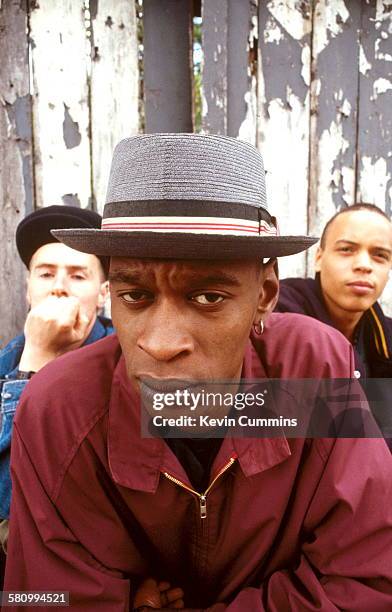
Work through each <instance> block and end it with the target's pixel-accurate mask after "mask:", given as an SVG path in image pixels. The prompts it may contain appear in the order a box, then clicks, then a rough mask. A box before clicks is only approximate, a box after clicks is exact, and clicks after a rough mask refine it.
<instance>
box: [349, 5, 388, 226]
mask: <svg viewBox="0 0 392 612" xmlns="http://www.w3.org/2000/svg"><path fill="white" fill-rule="evenodd" d="M391 109H392V4H391V2H389V1H387V0H377V1H376V0H367V1H364V2H363V13H362V33H361V66H360V87H359V133H358V162H359V167H358V195H357V198H358V200H362V201H365V202H370V203H373V204H377V206H380V207H381V208H382V209H383V210H386V211H387V212H388V213H389V214H391V211H392V110H391Z"/></svg>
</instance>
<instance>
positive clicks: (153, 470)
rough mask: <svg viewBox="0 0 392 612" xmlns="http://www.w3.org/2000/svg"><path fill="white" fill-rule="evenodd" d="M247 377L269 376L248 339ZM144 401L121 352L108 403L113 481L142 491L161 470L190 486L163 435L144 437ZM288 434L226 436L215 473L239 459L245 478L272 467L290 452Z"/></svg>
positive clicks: (153, 484)
mask: <svg viewBox="0 0 392 612" xmlns="http://www.w3.org/2000/svg"><path fill="white" fill-rule="evenodd" d="M243 377H244V378H247V379H252V378H253V379H254V378H265V377H266V375H265V368H264V366H263V364H262V363H261V361H260V359H259V358H258V356H257V353H256V351H255V349H254V348H253V346H252V344H251V343H250V342H249V344H248V347H247V349H246V353H245V358H244V367H243ZM140 432H141V419H140V401H139V398H138V396H137V394H136V392H135V391H134V390H133V388H132V387H131V385H130V383H129V381H128V378H127V373H126V367H125V359H124V356H123V355H122V356H121V358H120V360H119V362H118V365H117V367H116V370H115V372H114V376H113V383H112V393H111V398H110V407H109V424H108V458H109V467H110V470H111V473H112V477H113V479H114V481H115V482H116V483H117V484H119V485H121V486H124V487H127V488H130V489H135V490H137V491H146V492H149V493H155V491H156V490H157V487H158V483H159V478H160V474H161V473H164V472H167V473H169V474H170V475H171V476H174V477H175V478H177V479H178V480H180V481H181V482H183V483H184V484H186V485H187V486H191V484H190V482H189V479H188V476H187V475H186V473H185V470H184V468H183V467H182V465H181V464H180V462H179V461H178V459H177V457H176V456H175V455H174V454H173V453H172V451H171V449H170V448H169V446H168V445H167V444H166V442H165V441H164V440H163V439H161V438H143V437H142V436H141V433H140ZM290 454H291V453H290V448H289V445H288V442H287V440H286V438H285V437H281V438H261V439H259V438H230V437H228V438H225V439H224V440H223V443H222V446H221V448H220V450H219V452H218V454H217V456H216V458H215V461H214V463H213V466H212V470H211V474H212V477H213V478H214V477H215V475H216V474H218V472H219V471H220V470H221V469H222V468H223V467H224V466H225V465H226V464H227V463H228V462H229V461H230V459H231V458H236V459H237V458H238V461H239V464H240V467H241V469H242V471H243V473H244V475H245V476H246V477H248V476H253V475H254V474H257V473H259V472H263V471H264V470H267V469H270V468H271V467H273V466H275V465H277V464H279V463H281V462H282V461H284V460H285V459H287V458H288V457H289V456H290Z"/></svg>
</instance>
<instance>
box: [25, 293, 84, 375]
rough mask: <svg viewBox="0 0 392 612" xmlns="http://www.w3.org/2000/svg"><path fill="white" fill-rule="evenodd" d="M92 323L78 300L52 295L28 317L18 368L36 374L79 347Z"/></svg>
mask: <svg viewBox="0 0 392 612" xmlns="http://www.w3.org/2000/svg"><path fill="white" fill-rule="evenodd" d="M89 323H90V321H89V320H88V317H87V316H86V315H85V314H83V313H82V312H81V311H80V304H79V301H78V300H77V298H75V297H56V296H53V295H49V296H48V297H47V298H45V299H44V300H42V302H40V303H39V304H38V305H37V306H35V308H33V309H32V310H31V311H30V312H29V314H28V316H27V319H26V323H25V329H24V333H25V338H26V343H25V347H24V350H23V353H22V357H21V360H20V364H19V369H20V370H25V371H30V370H32V371H34V372H37V371H38V370H40V369H41V368H42V367H43V366H44V365H46V364H47V363H49V362H50V361H52V360H53V359H55V358H56V357H58V356H59V355H62V354H63V353H66V352H67V351H70V350H72V349H74V348H77V347H78V346H80V345H81V344H82V343H83V341H84V339H85V337H86V334H87V330H88V326H89Z"/></svg>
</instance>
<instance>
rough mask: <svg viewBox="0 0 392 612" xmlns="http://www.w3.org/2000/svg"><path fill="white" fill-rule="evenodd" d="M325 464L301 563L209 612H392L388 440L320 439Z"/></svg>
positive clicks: (310, 513)
mask: <svg viewBox="0 0 392 612" xmlns="http://www.w3.org/2000/svg"><path fill="white" fill-rule="evenodd" d="M317 445H318V448H319V449H320V454H321V455H322V456H323V460H324V461H325V468H324V472H323V476H322V478H321V480H320V482H319V486H318V488H317V489H316V491H315V495H314V497H313V500H312V503H311V504H310V506H309V509H308V512H307V516H306V520H305V524H304V534H305V537H304V543H303V546H302V551H301V555H300V556H299V558H298V563H297V566H296V567H294V568H288V569H282V570H280V571H276V572H274V573H273V574H272V575H271V576H270V577H269V578H268V579H267V580H265V581H264V582H263V584H262V585H261V587H260V589H258V588H245V589H243V590H242V591H241V592H240V593H239V594H238V595H237V596H236V598H235V599H234V600H233V601H232V602H230V603H216V604H215V605H212V606H211V607H209V608H208V612H243V611H244V610H252V612H281V611H282V610H290V611H291V612H316V611H319V610H322V611H323V612H337V611H338V610H345V611H347V612H348V611H350V612H369V610H372V612H389V611H390V610H392V478H391V474H392V459H391V456H390V453H389V451H388V448H387V446H386V444H385V442H384V441H383V440H379V439H362V438H359V439H355V440H354V439H338V440H319V441H317Z"/></svg>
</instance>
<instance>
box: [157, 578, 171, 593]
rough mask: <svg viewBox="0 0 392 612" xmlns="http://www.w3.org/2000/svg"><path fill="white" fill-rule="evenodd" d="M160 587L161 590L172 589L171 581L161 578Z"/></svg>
mask: <svg viewBox="0 0 392 612" xmlns="http://www.w3.org/2000/svg"><path fill="white" fill-rule="evenodd" d="M158 589H159V590H160V591H167V590H168V589H170V582H167V581H165V580H161V582H159V583H158Z"/></svg>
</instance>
